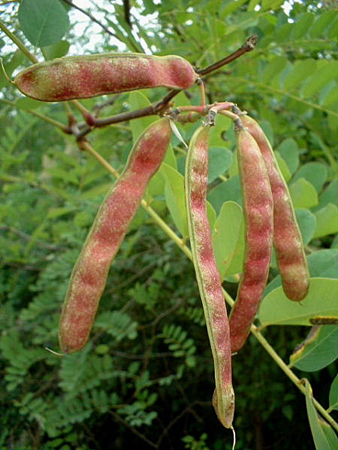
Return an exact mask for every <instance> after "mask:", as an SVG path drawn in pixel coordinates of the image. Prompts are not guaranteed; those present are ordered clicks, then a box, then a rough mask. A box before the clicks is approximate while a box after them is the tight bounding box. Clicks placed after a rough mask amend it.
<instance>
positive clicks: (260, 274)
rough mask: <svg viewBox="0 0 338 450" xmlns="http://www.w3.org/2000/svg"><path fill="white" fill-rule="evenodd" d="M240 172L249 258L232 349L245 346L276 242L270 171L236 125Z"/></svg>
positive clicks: (232, 320) (234, 317)
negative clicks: (273, 242) (273, 243)
mask: <svg viewBox="0 0 338 450" xmlns="http://www.w3.org/2000/svg"><path fill="white" fill-rule="evenodd" d="M236 136H237V157H238V170H239V174H240V179H241V186H242V197H243V213H244V219H245V228H246V230H245V234H246V236H245V242H246V248H245V257H244V267H243V274H242V278H241V281H240V283H239V287H238V293H237V299H236V302H235V305H234V307H233V309H232V310H231V314H230V334H231V350H232V352H237V351H238V350H239V349H240V348H241V347H242V346H243V345H244V343H245V341H246V338H247V337H248V335H249V332H250V326H251V324H252V322H253V321H254V318H255V315H256V313H257V310H258V307H259V304H260V301H261V299H262V296H263V291H264V288H265V285H266V282H267V278H268V274H269V267H270V259H271V252H272V239H273V201H272V193H271V188H270V182H269V178H268V174H267V170H266V167H265V164H264V161H263V158H262V155H261V152H260V150H259V148H258V145H257V143H256V141H255V140H254V138H253V137H252V136H251V135H250V133H249V132H248V131H246V130H245V129H244V128H243V127H242V126H239V125H238V126H236Z"/></svg>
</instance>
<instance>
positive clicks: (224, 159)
mask: <svg viewBox="0 0 338 450" xmlns="http://www.w3.org/2000/svg"><path fill="white" fill-rule="evenodd" d="M231 161H232V152H231V151H230V150H228V149H227V148H218V147H210V148H209V175H208V183H212V182H213V181H214V180H215V179H216V178H217V177H219V176H220V175H222V174H223V173H224V172H225V171H226V170H228V169H229V167H230V165H231Z"/></svg>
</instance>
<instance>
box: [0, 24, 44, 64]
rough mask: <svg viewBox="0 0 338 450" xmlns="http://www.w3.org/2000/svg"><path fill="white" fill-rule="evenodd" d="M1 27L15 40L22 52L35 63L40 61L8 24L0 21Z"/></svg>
mask: <svg viewBox="0 0 338 450" xmlns="http://www.w3.org/2000/svg"><path fill="white" fill-rule="evenodd" d="M0 29H1V30H2V31H3V32H4V33H5V34H6V35H7V36H8V37H9V39H10V40H11V41H12V42H14V44H15V45H16V46H17V47H18V48H19V49H20V50H21V51H22V53H23V54H24V55H25V56H26V57H27V58H28V59H29V60H30V61H32V63H33V64H36V63H38V62H39V60H38V59H37V58H36V56H35V55H33V54H32V53H31V52H30V51H29V50H28V49H27V48H26V47H25V45H24V44H23V43H22V42H21V41H20V39H19V38H18V37H17V36H15V34H13V33H12V32H11V31H10V30H9V29H8V28H7V27H6V25H5V24H4V23H3V22H1V21H0Z"/></svg>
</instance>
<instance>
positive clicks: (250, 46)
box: [196, 34, 258, 77]
mask: <svg viewBox="0 0 338 450" xmlns="http://www.w3.org/2000/svg"><path fill="white" fill-rule="evenodd" d="M257 41H258V36H257V34H253V35H252V36H250V37H249V38H248V39H247V40H246V41H245V43H244V44H243V45H242V47H240V48H239V49H238V50H236V51H235V52H234V53H231V55H229V56H226V57H225V58H223V59H221V60H220V61H217V62H215V63H214V64H211V66H209V67H206V68H205V69H197V70H196V73H198V74H199V75H200V76H201V77H203V76H205V75H208V74H209V73H211V72H215V70H218V69H220V68H221V67H223V66H225V65H227V64H230V63H231V62H232V61H235V59H237V58H239V57H241V56H242V55H244V54H245V53H248V52H252V50H254V48H255V47H256V44H257Z"/></svg>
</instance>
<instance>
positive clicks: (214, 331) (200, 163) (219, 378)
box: [185, 126, 235, 428]
mask: <svg viewBox="0 0 338 450" xmlns="http://www.w3.org/2000/svg"><path fill="white" fill-rule="evenodd" d="M208 138H209V127H207V126H201V127H200V128H198V129H197V131H196V132H195V134H194V135H193V137H192V139H191V142H190V145H189V150H188V155H187V161H186V172H185V190H186V205H187V212H188V225H189V236H190V244H191V251H192V259H193V263H194V267H195V272H196V278H197V282H198V287H199V292H200V296H201V300H202V304H203V309H204V315H205V321H206V325H207V331H208V336H209V341H210V346H211V351H212V355H213V360H214V370H215V384H216V389H215V393H214V396H213V405H214V408H215V411H216V414H217V416H218V418H219V420H220V422H221V423H222V424H223V425H224V426H225V427H226V428H231V426H232V421H233V415H234V401H235V395H234V391H233V388H232V376H231V348H230V333H229V323H228V317H227V311H226V307H225V299H224V296H223V292H222V284H221V279H220V276H219V273H218V270H217V267H216V261H215V257H214V253H213V248H212V241H211V231H210V226H209V222H208V217H207V209H206V194H207V182H208V159H209V158H208Z"/></svg>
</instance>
